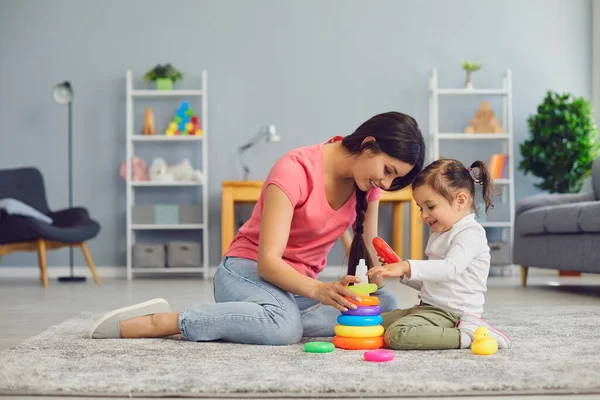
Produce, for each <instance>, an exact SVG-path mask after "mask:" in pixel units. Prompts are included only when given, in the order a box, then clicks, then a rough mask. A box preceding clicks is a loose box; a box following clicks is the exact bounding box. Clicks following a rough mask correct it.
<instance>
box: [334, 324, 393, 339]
mask: <svg viewBox="0 0 600 400" xmlns="http://www.w3.org/2000/svg"><path fill="white" fill-rule="evenodd" d="M333 331H334V332H335V334H336V335H338V336H345V337H354V338H357V337H361V338H365V337H376V336H381V335H383V332H384V331H385V329H383V326H381V325H375V326H347V325H339V324H338V325H336V326H335V328H333Z"/></svg>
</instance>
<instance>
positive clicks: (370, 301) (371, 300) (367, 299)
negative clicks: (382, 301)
mask: <svg viewBox="0 0 600 400" xmlns="http://www.w3.org/2000/svg"><path fill="white" fill-rule="evenodd" d="M358 297H360V300H361V301H356V300H354V299H353V298H352V297H348V296H344V298H345V299H346V300H348V301H349V302H350V303H352V304H355V305H357V306H361V307H362V306H376V305H378V304H379V297H375V296H366V295H360V296H358Z"/></svg>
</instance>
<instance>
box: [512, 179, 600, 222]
mask: <svg viewBox="0 0 600 400" xmlns="http://www.w3.org/2000/svg"><path fill="white" fill-rule="evenodd" d="M598 175H600V173H599V174H598ZM594 200H596V195H595V194H594V192H585V193H540V194H535V195H532V196H528V197H525V198H523V199H521V200H520V201H519V202H518V203H517V204H516V206H515V213H516V214H517V215H519V214H521V213H523V212H525V211H528V210H531V209H534V208H539V207H547V206H557V205H560V204H569V203H579V202H582V201H594Z"/></svg>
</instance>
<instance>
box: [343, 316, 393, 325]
mask: <svg viewBox="0 0 600 400" xmlns="http://www.w3.org/2000/svg"><path fill="white" fill-rule="evenodd" d="M382 322H383V318H382V317H381V315H367V316H364V317H357V316H353V315H340V316H339V317H337V323H338V324H340V325H347V326H373V325H379V324H381V323H382Z"/></svg>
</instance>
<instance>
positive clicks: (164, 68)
mask: <svg viewBox="0 0 600 400" xmlns="http://www.w3.org/2000/svg"><path fill="white" fill-rule="evenodd" d="M181 79H183V74H182V73H181V72H180V71H178V70H177V69H176V68H175V67H173V66H172V65H171V64H165V65H160V64H158V65H157V66H156V67H154V68H152V69H151V70H149V71H148V72H146V74H145V75H144V80H145V81H146V82H156V89H158V90H172V89H173V83H175V82H177V81H178V80H181Z"/></svg>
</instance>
